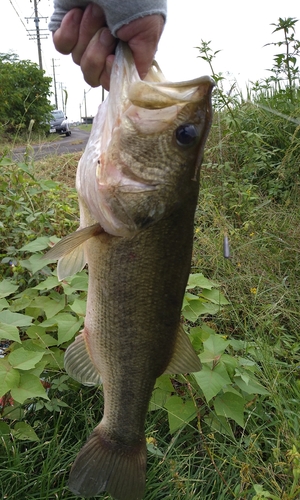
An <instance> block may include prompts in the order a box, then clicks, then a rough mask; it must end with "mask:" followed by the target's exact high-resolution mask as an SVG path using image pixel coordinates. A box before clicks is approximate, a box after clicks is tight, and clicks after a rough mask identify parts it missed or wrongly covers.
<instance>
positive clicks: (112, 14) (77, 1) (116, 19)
mask: <svg viewBox="0 0 300 500" xmlns="http://www.w3.org/2000/svg"><path fill="white" fill-rule="evenodd" d="M90 2H91V0H54V13H53V14H52V16H51V19H50V23H49V30H50V31H56V30H57V29H58V28H59V27H60V23H61V21H62V19H63V17H64V15H65V14H66V13H67V12H68V11H69V10H70V9H73V8H74V7H79V8H82V9H84V8H85V7H86V6H87V5H88V4H89V3H90ZM93 2H94V3H96V4H97V5H99V6H100V7H102V9H103V10H104V13H105V16H106V20H107V25H108V27H109V29H110V30H111V32H112V34H113V35H114V36H116V32H117V31H118V29H119V28H121V27H122V26H123V25H124V24H128V23H130V22H131V21H134V20H135V19H138V18H139V17H145V16H150V15H152V14H161V15H162V16H163V18H164V19H166V17H167V0H127V1H125V2H124V1H121V0H93Z"/></svg>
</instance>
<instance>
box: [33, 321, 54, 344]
mask: <svg viewBox="0 0 300 500" xmlns="http://www.w3.org/2000/svg"><path fill="white" fill-rule="evenodd" d="M26 334H27V335H28V337H29V338H31V339H33V340H35V339H36V340H38V341H39V345H41V346H42V347H45V348H46V347H51V346H53V345H57V340H56V339H55V338H54V337H52V335H49V334H48V333H45V330H44V328H42V327H41V326H37V325H32V326H30V327H29V328H27V330H26Z"/></svg>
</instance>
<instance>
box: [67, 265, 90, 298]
mask: <svg viewBox="0 0 300 500" xmlns="http://www.w3.org/2000/svg"><path fill="white" fill-rule="evenodd" d="M62 284H63V287H64V291H65V294H66V295H70V294H71V293H73V292H75V291H77V290H81V291H87V289H88V275H87V273H86V272H85V271H81V272H80V273H77V274H76V275H75V276H73V277H72V279H71V282H70V283H64V282H62Z"/></svg>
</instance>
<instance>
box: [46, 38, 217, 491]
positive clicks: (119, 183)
mask: <svg viewBox="0 0 300 500" xmlns="http://www.w3.org/2000/svg"><path fill="white" fill-rule="evenodd" d="M213 87H214V82H213V80H212V79H211V78H210V77H208V76H203V77H200V78H197V79H194V80H191V81H187V82H179V83H173V82H169V81H168V80H167V79H166V78H165V77H164V75H163V73H162V71H161V70H160V68H159V66H158V64H157V63H156V62H153V65H152V67H151V69H150V70H149V73H148V75H147V77H146V78H145V79H144V80H141V79H140V77H139V75H138V72H137V70H136V67H135V64H134V60H133V56H132V53H131V51H130V49H129V47H128V45H127V44H125V43H122V42H119V43H118V46H117V50H116V55H115V59H114V63H113V68H112V75H111V87H110V92H109V95H108V97H107V99H106V100H105V101H104V102H103V103H102V104H101V105H100V107H99V110H98V112H97V115H96V117H95V119H94V122H93V126H92V130H91V134H90V138H89V141H88V143H87V146H86V149H85V151H84V153H83V155H82V157H81V159H80V161H79V164H78V169H77V174H76V189H77V192H78V200H79V207H80V228H79V229H78V230H77V231H75V232H74V233H72V234H71V235H68V236H66V237H65V238H63V239H62V240H61V241H60V242H59V243H57V244H56V245H55V246H54V247H53V248H52V249H51V250H50V251H49V252H48V253H47V254H46V258H47V259H58V266H57V273H58V277H59V279H60V280H62V279H64V278H66V277H67V276H69V275H72V274H74V273H76V272H78V271H80V270H81V269H82V268H83V267H84V266H85V265H86V264H88V273H89V282H88V295H87V310H86V317H85V322H84V329H83V331H82V332H81V333H80V334H79V335H78V336H77V337H76V338H75V341H74V342H73V343H72V344H70V346H69V347H68V348H67V350H66V353H65V369H66V371H67V373H68V374H69V375H70V377H72V378H74V379H75V380H77V381H79V382H80V383H82V384H85V385H94V386H98V385H102V388H103V394H104V410H103V418H102V420H101V422H100V423H99V424H98V425H97V426H96V428H95V429H94V431H93V432H92V434H91V435H90V437H89V438H88V440H87V442H86V444H85V445H84V446H83V448H82V449H81V450H80V451H79V454H78V455H77V457H76V459H75V462H74V463H73V466H72V469H71V472H70V476H69V482H68V486H69V488H70V489H71V491H72V492H73V493H74V494H76V495H81V496H83V497H85V498H90V497H93V496H95V495H98V494H99V493H101V492H104V491H106V492H108V493H110V494H111V495H112V497H113V498H114V499H116V500H141V499H142V498H143V496H144V491H145V484H146V462H147V449H146V439H145V429H144V427H145V418H146V414H147V410H148V405H149V401H150V398H151V394H152V391H153V388H154V386H155V381H156V379H157V378H158V377H159V376H160V375H162V374H164V373H167V374H179V373H193V372H197V371H199V370H200V369H201V363H200V360H199V357H198V356H197V354H196V352H195V351H194V349H193V347H192V344H191V342H190V340H189V338H188V335H187V334H186V333H185V332H184V330H183V327H182V324H181V307H182V301H183V296H184V293H185V287H186V283H187V280H188V276H189V272H190V266H191V257H192V248H193V232H194V214H195V209H196V206H197V202H198V192H199V177H200V166H201V162H202V158H203V150H204V145H205V142H206V139H207V136H208V133H209V130H210V126H211V121H212V106H211V93H212V89H213Z"/></svg>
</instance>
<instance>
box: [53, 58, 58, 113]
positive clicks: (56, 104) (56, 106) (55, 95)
mask: <svg viewBox="0 0 300 500" xmlns="http://www.w3.org/2000/svg"><path fill="white" fill-rule="evenodd" d="M55 68H56V66H55V64H54V59H53V58H52V71H53V87H54V98H55V108H56V109H58V101H57V88H56V76H55Z"/></svg>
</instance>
